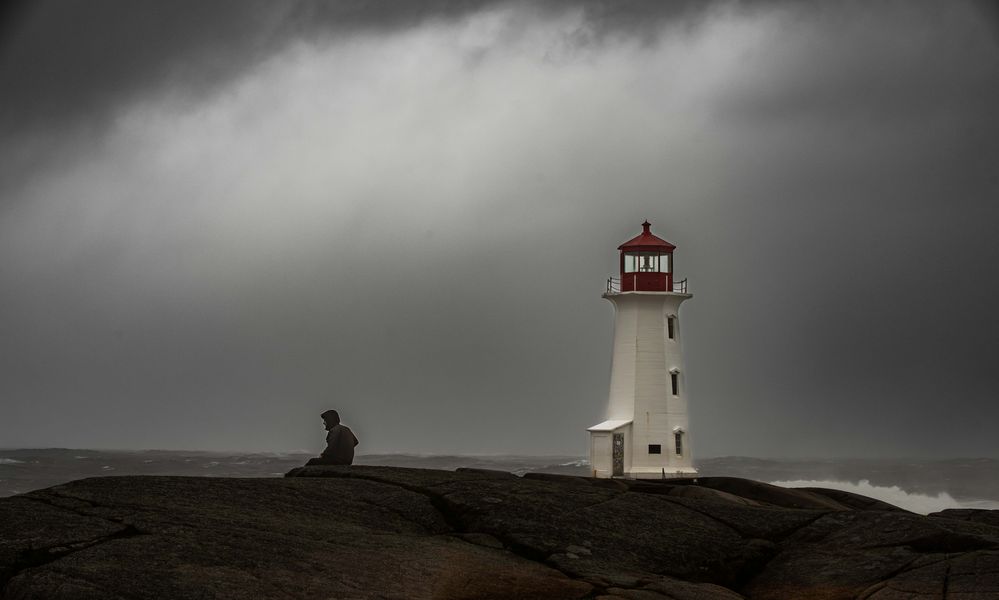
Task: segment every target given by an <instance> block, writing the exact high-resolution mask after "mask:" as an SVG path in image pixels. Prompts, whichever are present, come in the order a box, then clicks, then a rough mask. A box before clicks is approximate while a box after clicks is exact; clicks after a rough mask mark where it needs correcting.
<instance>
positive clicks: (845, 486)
mask: <svg viewBox="0 0 999 600" xmlns="http://www.w3.org/2000/svg"><path fill="white" fill-rule="evenodd" d="M770 483H771V484H773V485H779V486H781V487H786V488H799V487H818V488H828V489H832V490H842V491H844V492H853V493H854V494H860V495H861V496H867V497H868V498H875V499H877V500H881V501H883V502H887V503H888V504H894V505H895V506H897V507H899V508H904V509H905V510H908V511H912V512H914V513H919V514H921V515H925V514H929V513H932V512H937V511H941V510H944V509H947V508H985V509H999V502H996V501H995V500H958V499H956V498H954V497H953V496H951V495H950V494H948V493H947V492H940V493H939V494H936V495H930V494H919V493H915V492H907V491H905V490H903V489H902V488H900V487H898V486H896V485H893V486H880V485H872V484H871V482H869V481H868V480H866V479H862V480H860V481H858V482H856V483H854V482H851V481H828V480H825V481H819V480H805V479H799V480H795V481H771V482H770Z"/></svg>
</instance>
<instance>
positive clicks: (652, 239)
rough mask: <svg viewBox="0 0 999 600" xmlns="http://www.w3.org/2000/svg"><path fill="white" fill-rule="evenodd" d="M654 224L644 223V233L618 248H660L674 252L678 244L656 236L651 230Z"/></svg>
mask: <svg viewBox="0 0 999 600" xmlns="http://www.w3.org/2000/svg"><path fill="white" fill-rule="evenodd" d="M651 227H652V224H651V223H649V222H648V221H646V222H644V223H642V233H641V234H640V235H637V236H635V237H633V238H631V239H630V240H628V241H627V242H625V243H623V244H621V245H620V246H618V247H617V249H618V250H624V251H628V250H658V251H659V252H666V253H669V252H672V251H673V250H674V249H675V248H676V246H674V245H673V244H671V243H669V242H667V241H666V240H664V239H662V238H661V237H658V236H655V235H653V234H652V231H650V229H651Z"/></svg>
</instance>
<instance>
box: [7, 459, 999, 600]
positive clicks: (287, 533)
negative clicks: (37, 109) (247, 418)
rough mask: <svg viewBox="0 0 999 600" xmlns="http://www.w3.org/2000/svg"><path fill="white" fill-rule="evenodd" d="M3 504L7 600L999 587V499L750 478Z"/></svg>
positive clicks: (178, 494) (337, 483)
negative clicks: (912, 500) (917, 497)
mask: <svg viewBox="0 0 999 600" xmlns="http://www.w3.org/2000/svg"><path fill="white" fill-rule="evenodd" d="M288 475H289V477H287V478H284V479H215V478H188V477H118V478H96V479H86V480H81V481H76V482H72V483H69V484H66V485H62V486H58V487H54V488H49V489H47V490H40V491H36V492H32V493H29V494H25V495H21V496H15V497H12V498H5V499H0V586H2V594H0V598H66V599H70V598H72V599H86V598H110V599H114V598H122V599H125V598H129V599H131V598H221V597H224V598H261V597H266V598H269V597H274V598H400V599H402V598H406V599H408V598H442V599H447V598H631V599H636V600H647V599H655V598H672V599H674V600H695V599H727V600H731V599H735V598H743V597H745V598H780V599H785V598H828V599H834V598H866V599H872V600H893V599H896V598H927V599H929V598H945V597H946V598H960V599H970V598H993V597H999V523H997V522H996V519H995V518H994V515H993V514H992V513H990V512H989V511H976V512H975V513H973V514H972V513H968V512H966V511H958V512H955V511H943V512H942V513H938V514H936V515H932V516H930V517H923V516H919V515H914V514H911V513H908V512H905V511H902V510H900V509H897V508H895V507H892V506H890V505H886V504H884V503H880V502H878V501H875V500H871V499H867V498H863V497H861V496H856V495H855V494H845V495H844V493H842V492H835V491H832V490H820V489H807V490H804V489H803V490H788V489H784V488H777V487H774V486H769V485H767V484H762V483H758V482H753V481H749V480H742V479H734V478H701V479H700V480H698V481H696V482H695V481H693V480H671V481H666V482H633V481H620V480H592V479H586V478H579V477H568V476H557V475H532V476H526V477H523V478H520V477H515V476H513V475H511V474H509V473H504V472H497V471H463V470H459V471H457V472H452V471H433V470H421V469H402V468H393V467H303V468H299V469H295V470H293V471H292V472H290V473H289V474H288Z"/></svg>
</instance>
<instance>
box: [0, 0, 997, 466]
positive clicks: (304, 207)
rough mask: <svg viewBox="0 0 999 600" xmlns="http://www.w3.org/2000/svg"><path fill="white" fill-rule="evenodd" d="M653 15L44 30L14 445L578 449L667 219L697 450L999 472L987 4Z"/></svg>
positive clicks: (197, 19)
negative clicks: (930, 463) (327, 440)
mask: <svg viewBox="0 0 999 600" xmlns="http://www.w3.org/2000/svg"><path fill="white" fill-rule="evenodd" d="M655 4H660V3H626V4H623V5H621V8H619V9H612V8H609V5H606V6H605V5H603V4H601V3H568V2H567V3H559V4H554V5H551V6H549V7H547V8H545V9H544V10H541V9H538V8H535V7H533V5H529V4H520V3H503V2H488V3H473V4H465V3H459V4H454V3H448V2H440V3H428V4H425V5H421V7H420V8H419V9H413V10H411V11H410V10H403V11H401V12H398V10H396V11H393V10H386V9H385V8H384V7H385V6H386V5H384V4H379V3H357V4H356V5H351V4H349V3H347V4H344V3H338V5H337V9H336V10H335V11H334V12H332V13H328V12H325V9H323V8H322V7H323V5H322V4H309V3H300V4H294V5H274V4H273V3H261V4H259V5H254V4H246V5H243V6H242V7H241V8H240V9H239V10H235V9H231V7H228V8H226V7H222V5H217V6H216V5H213V7H212V8H201V9H198V8H196V7H194V6H188V5H183V4H178V5H172V6H171V7H163V8H161V9H158V10H160V11H162V14H160V13H156V14H145V13H143V14H139V12H138V11H139V9H138V8H134V7H132V5H131V4H129V3H108V4H103V3H96V4H94V3H82V4H79V5H77V4H59V5H43V6H42V8H38V9H34V10H27V9H26V10H25V12H24V14H25V15H26V16H24V17H23V18H22V21H21V23H22V25H21V26H20V27H18V28H16V29H15V30H14V33H15V35H14V36H13V37H12V38H11V39H12V40H13V41H11V42H8V44H7V46H6V47H5V48H4V51H3V54H2V55H0V56H2V59H0V67H2V68H0V77H2V78H4V80H6V81H10V82H20V83H21V84H22V85H20V86H18V87H17V89H18V90H20V91H19V92H18V93H16V94H13V95H11V96H8V97H7V98H6V99H5V100H4V101H3V105H2V111H0V117H2V118H0V125H2V126H3V128H4V130H5V131H6V132H7V133H8V135H7V136H5V139H6V141H5V142H0V157H3V158H4V161H3V162H4V163H5V164H6V165H7V166H6V167H5V168H4V169H3V171H2V173H3V175H4V177H3V180H2V183H0V192H2V198H3V204H2V206H0V283H2V285H0V294H2V296H0V300H2V303H3V306H4V312H3V315H2V316H0V332H2V334H3V338H2V339H3V341H2V342H0V359H2V361H3V364H4V365H5V367H4V369H5V370H6V372H5V374H4V377H3V378H2V383H0V386H2V387H0V394H2V397H3V399H4V409H3V410H4V412H5V413H6V414H5V418H4V419H3V420H2V423H0V445H3V446H38V445H59V446H74V445H75V446H91V447H94V446H97V447H161V448H203V449H223V448H236V449H259V450H280V449H298V448H311V447H313V446H316V445H317V444H319V443H321V437H320V434H321V431H319V430H318V427H317V426H316V424H317V423H318V417H317V415H318V413H319V412H320V411H321V410H322V409H324V408H326V407H328V406H335V407H337V408H339V409H340V411H341V414H343V415H344V419H345V421H347V422H348V423H350V424H351V426H352V427H353V428H354V429H355V431H357V432H358V435H359V436H360V437H361V438H362V441H363V442H364V443H365V446H364V449H365V450H367V451H369V452H378V451H380V452H387V451H416V452H469V453H477V452H478V453H488V452H504V453H518V452H522V453H566V452H569V453H572V452H580V453H581V452H583V449H584V448H585V436H584V434H583V430H584V429H585V427H586V426H588V425H591V424H592V423H594V422H596V421H598V420H600V418H601V417H602V410H603V405H604V403H605V400H606V393H607V375H608V372H609V360H610V354H609V353H610V334H611V327H612V314H611V311H610V307H609V306H608V305H607V304H606V303H605V302H604V301H603V300H601V299H600V298H599V294H600V292H601V291H602V281H603V279H604V278H605V277H606V276H608V275H610V274H611V273H612V272H613V270H614V269H615V266H616V251H615V248H616V246H617V245H618V244H619V243H620V242H621V241H623V240H624V239H627V238H628V237H630V236H632V235H633V234H634V233H635V230H636V229H637V226H638V224H639V223H640V222H641V221H642V220H643V219H646V218H647V219H649V220H650V221H652V222H653V224H654V227H655V229H656V231H657V232H658V233H660V234H661V235H663V236H664V237H666V238H667V239H669V240H670V241H672V242H673V243H675V244H677V246H678V247H679V250H678V252H677V265H678V269H679V271H680V274H681V276H687V277H689V279H690V281H691V289H692V291H693V293H694V295H695V298H694V300H692V301H691V302H689V303H687V304H685V306H684V310H685V311H686V313H685V314H684V315H682V325H681V326H682V328H683V333H684V340H685V344H686V348H685V350H686V353H687V363H688V364H687V371H688V377H687V378H686V379H687V381H689V382H690V386H691V389H690V396H691V400H692V410H693V419H694V429H695V432H696V433H695V436H696V437H695V444H697V447H696V448H695V450H696V451H698V452H701V453H703V454H706V455H712V454H756V455H771V456H801V455H816V454H831V455H836V456H844V455H882V454H923V455H959V454H972V455H978V454H991V455H994V454H995V452H996V447H995V445H994V442H993V441H992V436H991V433H990V432H989V431H988V426H987V424H988V423H989V422H990V421H991V420H994V419H995V418H999V413H997V412H996V411H997V410H999V409H996V407H995V404H994V403H993V402H992V399H993V397H994V389H995V384H996V383H997V381H996V376H995V374H994V369H993V365H994V364H996V362H997V359H999V350H997V347H996V342H995V339H996V336H995V334H996V333H997V331H999V322H997V318H996V316H995V314H994V311H992V310H991V309H990V306H991V298H992V297H993V295H994V294H995V293H996V291H997V289H996V288H997V285H996V283H994V281H993V278H992V277H991V270H992V265H994V264H995V262H996V260H997V259H999V246H997V245H996V244H995V242H994V239H993V234H992V232H991V229H992V223H994V222H995V218H996V217H997V216H999V215H997V212H999V210H997V207H996V204H995V201H994V199H995V198H996V197H997V192H999V176H997V175H996V173H995V168H994V166H995V164H997V161H999V143H997V141H996V140H999V135H997V134H999V124H997V119H996V118H995V117H994V115H993V112H994V109H993V107H994V106H996V105H999V84H997V81H996V76H995V73H996V72H999V71H997V67H999V50H997V45H996V37H995V35H994V32H993V30H992V29H991V23H990V22H988V21H987V20H985V19H984V18H983V15H984V13H982V12H981V11H980V10H979V8H978V7H977V5H974V4H962V3H948V4H947V5H945V6H940V5H937V4H931V3H925V4H923V3H905V4H895V3H878V4H873V5H867V4H852V3H846V4H842V5H837V6H826V5H824V4H816V5H808V6H802V5H798V4H783V3H761V4H749V5H744V4H728V3H716V4H712V5H708V6H707V7H700V8H697V9H692V8H691V9H688V8H684V7H682V6H681V7H679V8H674V9H671V10H670V11H668V12H659V11H657V10H654V9H651V8H650V7H651V6H653V5H655ZM198 6H200V5H198ZM219 7H221V8H219ZM198 11H201V12H198ZM216 11H218V12H216ZM110 15H117V17H118V19H117V20H116V19H115V18H111V16H110ZM221 22H226V25H225V26H224V27H222V28H221V29H218V28H216V27H215V24H218V23H221ZM115 23H118V25H115ZM81 29H82V31H83V32H86V35H83V34H82V33H81V31H80V30H81ZM150 36H152V37H150ZM95 39H96V40H102V41H100V42H94V41H93V40H95ZM88 40H89V41H88ZM81 44H82V46H81ZM88 44H90V45H88ZM136 49H137V51H133V50H136ZM11 65H15V66H13V67H12V66H11ZM67 69H68V70H71V71H73V74H74V77H70V78H68V79H62V78H59V77H54V76H53V75H54V74H62V73H63V71H64V70H67Z"/></svg>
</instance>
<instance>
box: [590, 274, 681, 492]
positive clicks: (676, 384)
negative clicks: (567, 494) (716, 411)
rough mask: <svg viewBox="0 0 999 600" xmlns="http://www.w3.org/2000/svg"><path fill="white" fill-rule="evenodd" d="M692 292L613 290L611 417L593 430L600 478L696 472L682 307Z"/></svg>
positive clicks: (592, 443) (596, 471) (593, 460)
mask: <svg viewBox="0 0 999 600" xmlns="http://www.w3.org/2000/svg"><path fill="white" fill-rule="evenodd" d="M690 297H691V296H690V294H685V293H675V292H623V293H608V294H605V295H604V298H606V299H607V300H610V301H611V302H612V303H613V304H614V308H615V323H614V356H613V362H612V366H611V386H610V387H611V390H610V399H609V400H610V401H609V406H608V415H607V417H608V420H606V421H604V422H602V423H599V424H597V425H594V426H593V427H590V428H589V430H588V431H589V433H590V448H589V450H590V465H591V468H592V474H593V476H594V477H627V478H632V479H662V478H671V477H694V476H696V475H697V469H695V468H694V467H693V465H692V451H691V443H690V436H689V433H688V416H687V398H686V390H685V389H684V388H685V387H686V386H685V381H684V374H683V364H682V363H683V361H682V353H681V351H680V339H679V336H680V332H679V322H678V318H677V313H678V311H679V307H680V304H681V303H682V302H683V301H684V300H687V299H688V298H690Z"/></svg>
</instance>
